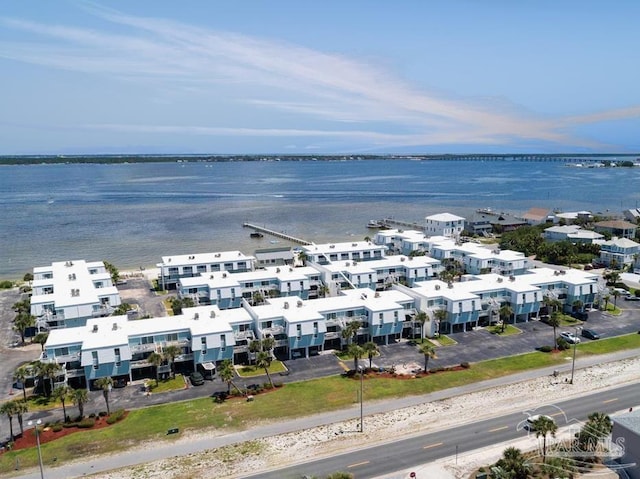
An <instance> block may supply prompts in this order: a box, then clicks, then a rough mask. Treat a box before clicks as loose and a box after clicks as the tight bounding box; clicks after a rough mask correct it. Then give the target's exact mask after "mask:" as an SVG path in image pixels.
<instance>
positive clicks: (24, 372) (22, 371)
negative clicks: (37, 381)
mask: <svg viewBox="0 0 640 479" xmlns="http://www.w3.org/2000/svg"><path fill="white" fill-rule="evenodd" d="M29 376H30V374H29V370H28V369H27V368H26V367H25V366H20V367H19V368H18V369H16V371H15V372H14V373H13V377H14V379H15V380H16V381H17V382H20V383H22V394H23V396H24V400H25V401H26V400H27V384H26V382H27V378H28V377H29Z"/></svg>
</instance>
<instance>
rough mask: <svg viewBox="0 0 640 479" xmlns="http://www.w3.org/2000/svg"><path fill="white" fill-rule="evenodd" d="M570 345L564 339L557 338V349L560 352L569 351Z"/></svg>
mask: <svg viewBox="0 0 640 479" xmlns="http://www.w3.org/2000/svg"><path fill="white" fill-rule="evenodd" d="M570 347H571V345H570V344H569V343H568V342H567V341H566V340H565V339H564V338H558V349H559V350H560V351H564V350H565V349H569V348H570Z"/></svg>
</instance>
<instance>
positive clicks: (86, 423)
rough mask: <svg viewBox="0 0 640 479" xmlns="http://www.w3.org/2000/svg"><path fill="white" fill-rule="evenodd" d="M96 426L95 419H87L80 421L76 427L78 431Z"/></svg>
mask: <svg viewBox="0 0 640 479" xmlns="http://www.w3.org/2000/svg"><path fill="white" fill-rule="evenodd" d="M95 425H96V421H95V419H93V418H91V417H88V418H86V419H83V420H82V421H80V422H79V423H78V424H77V426H78V428H79V429H90V428H92V427H93V426H95Z"/></svg>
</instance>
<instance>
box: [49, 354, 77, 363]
mask: <svg viewBox="0 0 640 479" xmlns="http://www.w3.org/2000/svg"><path fill="white" fill-rule="evenodd" d="M54 359H55V362H57V363H58V364H62V363H71V362H74V361H80V353H71V354H61V355H57V356H55V357H54Z"/></svg>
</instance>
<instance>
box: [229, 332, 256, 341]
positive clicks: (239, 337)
mask: <svg viewBox="0 0 640 479" xmlns="http://www.w3.org/2000/svg"><path fill="white" fill-rule="evenodd" d="M233 336H234V338H236V341H243V340H245V339H246V340H253V339H255V337H256V336H255V334H254V333H253V331H252V330H248V331H237V332H234V333H233Z"/></svg>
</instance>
